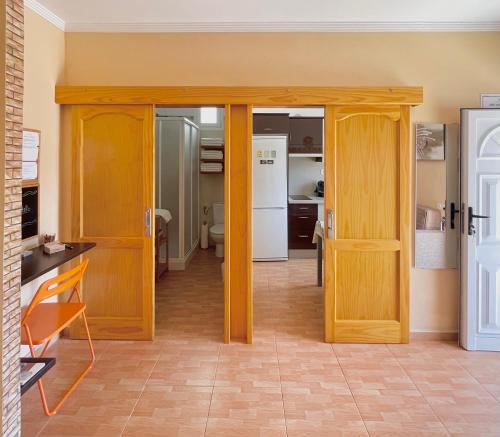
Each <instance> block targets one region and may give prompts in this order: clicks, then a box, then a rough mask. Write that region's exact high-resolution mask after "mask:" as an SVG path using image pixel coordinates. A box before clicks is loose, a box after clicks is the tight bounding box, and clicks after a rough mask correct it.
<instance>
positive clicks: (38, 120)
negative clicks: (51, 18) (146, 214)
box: [21, 8, 65, 354]
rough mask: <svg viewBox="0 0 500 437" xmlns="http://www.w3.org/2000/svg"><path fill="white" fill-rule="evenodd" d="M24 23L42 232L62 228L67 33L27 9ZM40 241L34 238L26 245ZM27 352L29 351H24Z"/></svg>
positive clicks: (24, 296) (27, 117) (27, 119)
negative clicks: (60, 94) (61, 85)
mask: <svg viewBox="0 0 500 437" xmlns="http://www.w3.org/2000/svg"><path fill="white" fill-rule="evenodd" d="M24 19H25V25H24V50H25V52H24V127H26V128H32V129H40V130H41V132H42V142H41V146H40V174H39V179H40V226H39V230H40V233H58V231H59V208H60V207H59V205H60V202H59V131H60V111H59V105H56V104H55V103H54V86H55V84H56V83H58V82H61V81H63V80H64V46H65V42H64V32H63V31H61V30H59V29H58V28H56V27H55V26H53V25H52V24H50V23H49V22H47V21H46V20H45V19H43V18H41V17H40V16H39V15H37V14H35V13H34V12H32V11H31V10H30V9H28V8H26V9H25V16H24ZM37 244H38V239H37V238H33V239H30V240H27V241H25V242H24V246H25V247H30V246H34V245H37ZM56 273H57V272H56V271H53V272H50V273H48V274H46V275H44V276H42V277H41V278H39V279H38V280H36V281H33V282H31V283H29V284H26V285H25V286H23V287H22V293H21V301H22V304H23V305H25V304H27V303H28V302H29V301H30V300H31V297H32V296H33V294H34V292H35V291H36V290H37V288H38V286H39V284H40V283H41V282H43V281H44V280H46V279H47V278H48V277H50V276H54V275H55V274H56ZM21 353H22V354H26V353H27V351H26V350H24V349H23V350H22V351H21Z"/></svg>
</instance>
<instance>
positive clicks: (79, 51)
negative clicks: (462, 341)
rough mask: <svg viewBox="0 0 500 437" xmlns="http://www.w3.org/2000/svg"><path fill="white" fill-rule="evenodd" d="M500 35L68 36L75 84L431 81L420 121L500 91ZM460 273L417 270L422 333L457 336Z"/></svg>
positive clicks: (446, 117) (453, 117) (454, 115)
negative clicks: (427, 331)
mask: <svg viewBox="0 0 500 437" xmlns="http://www.w3.org/2000/svg"><path fill="white" fill-rule="evenodd" d="M498 53H500V33H486V32H482V33H379V34H376V33H293V34H291V33H274V34H267V33H256V34H250V33H236V34H227V33H226V34H224V33H209V34H205V33H193V34H188V33H181V34H173V33H166V34H102V33H101V34H99V33H96V34H91V33H68V34H66V77H65V81H64V82H65V83H67V84H71V85H119V84H122V85H336V86H349V85H352V86H356V85H360V86H362V85H366V86H368V85H422V86H423V87H424V95H425V97H424V98H425V104H423V105H422V106H420V107H418V108H415V109H414V110H413V121H414V122H416V121H421V122H423V121H427V122H444V123H452V122H458V121H459V111H458V109H459V108H460V107H474V106H477V105H478V103H479V94H480V93H482V92H494V91H497V92H498V91H500V82H499V77H500V57H499V56H496V55H495V54H498ZM457 312H458V275H457V272H456V271H453V270H442V271H432V270H415V269H414V270H413V271H412V289H411V327H412V330H414V331H415V330H437V331H456V329H457Z"/></svg>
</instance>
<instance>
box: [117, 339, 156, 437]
mask: <svg viewBox="0 0 500 437" xmlns="http://www.w3.org/2000/svg"><path fill="white" fill-rule="evenodd" d="M162 349H163V348H162ZM162 349H161V350H162ZM160 357H161V352H159V353H158V358H157V359H156V362H155V365H154V366H153V367H152V368H151V371H150V372H149V375H148V377H147V378H146V381H144V385H143V386H142V390H141V392H140V393H139V396H138V397H137V400H136V401H135V403H134V406H133V407H132V410H131V411H130V414H129V416H128V418H127V420H126V421H125V425H124V426H123V429H122V432H121V433H120V437H121V436H122V435H123V433H124V432H125V430H126V429H127V425H128V423H129V422H130V419H131V418H132V416H133V414H134V411H135V409H136V407H137V404H138V403H139V401H140V400H141V397H142V394H143V393H144V390H145V389H146V385H147V384H148V381H149V380H150V379H151V375H152V374H153V371H154V370H155V368H156V366H157V365H158V362H159V361H160Z"/></svg>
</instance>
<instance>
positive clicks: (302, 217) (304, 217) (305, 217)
mask: <svg viewBox="0 0 500 437" xmlns="http://www.w3.org/2000/svg"><path fill="white" fill-rule="evenodd" d="M297 218H300V219H308V218H311V217H307V216H299V217H297Z"/></svg>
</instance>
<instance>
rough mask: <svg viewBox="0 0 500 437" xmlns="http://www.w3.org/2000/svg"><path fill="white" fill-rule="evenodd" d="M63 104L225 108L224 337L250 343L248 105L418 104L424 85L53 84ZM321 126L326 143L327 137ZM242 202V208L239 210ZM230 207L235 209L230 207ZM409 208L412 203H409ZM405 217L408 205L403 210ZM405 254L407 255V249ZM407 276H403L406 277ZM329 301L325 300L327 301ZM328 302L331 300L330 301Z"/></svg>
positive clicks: (249, 121) (250, 241) (421, 98)
mask: <svg viewBox="0 0 500 437" xmlns="http://www.w3.org/2000/svg"><path fill="white" fill-rule="evenodd" d="M55 101H56V103H58V104H61V105H85V104H93V105H120V104H123V105H124V104H127V105H134V104H135V105H151V106H152V107H154V106H155V105H170V106H200V105H216V106H223V107H225V117H226V123H225V141H226V153H225V163H224V166H225V175H224V181H225V193H224V201H225V241H226V244H225V253H224V254H225V281H224V307H225V308H224V341H225V342H226V343H228V342H230V341H232V340H239V341H245V342H247V343H251V342H252V325H253V321H252V320H253V318H252V316H253V305H252V294H253V290H252V160H251V150H252V107H253V106H261V107H296V106H316V107H326V106H328V105H343V106H345V105H355V106H366V105H379V106H380V105H391V106H394V105H399V106H405V107H410V106H416V105H420V104H421V103H422V102H423V89H422V87H220V86H217V87H212V86H207V87H205V86H174V87H170V86H68V85H57V86H56V89H55ZM328 132H331V131H330V130H328V129H327V130H325V141H329V138H328ZM244 205H245V206H246V211H241V210H239V209H237V208H238V207H240V208H241V207H243V206H244ZM232 206H233V208H232ZM408 208H410V206H409V205H408ZM407 214H408V217H409V214H410V212H409V209H408V211H407ZM406 256H407V257H408V258H409V250H408V254H406ZM405 279H406V278H405ZM328 302H329V300H327V301H326V303H325V304H328ZM330 302H331V300H330Z"/></svg>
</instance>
